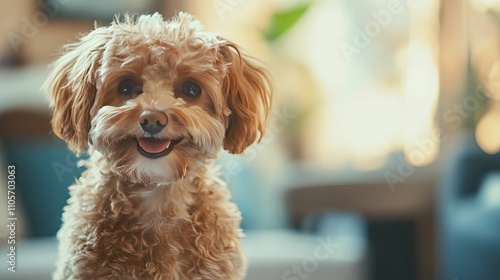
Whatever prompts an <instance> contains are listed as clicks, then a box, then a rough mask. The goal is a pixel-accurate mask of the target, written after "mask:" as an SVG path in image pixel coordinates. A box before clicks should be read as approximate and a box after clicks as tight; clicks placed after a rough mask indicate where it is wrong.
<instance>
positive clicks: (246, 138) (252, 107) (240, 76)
mask: <svg viewBox="0 0 500 280" xmlns="http://www.w3.org/2000/svg"><path fill="white" fill-rule="evenodd" d="M220 54H221V55H222V57H223V60H224V61H225V63H226V65H227V67H228V68H227V73H226V76H225V77H224V80H223V84H222V89H223V93H224V94H225V98H226V103H227V106H228V107H229V110H230V111H231V114H230V115H229V121H228V124H227V129H226V135H225V138H224V149H225V150H227V151H229V152H230V153H232V154H241V153H243V151H244V150H245V148H247V147H248V146H250V145H251V144H252V143H254V142H255V141H256V140H257V141H260V140H261V139H262V136H263V134H264V129H265V126H266V120H267V116H268V113H269V109H270V107H271V96H272V86H271V80H270V77H269V74H268V72H267V71H266V69H264V68H263V67H262V66H261V65H260V64H259V63H258V62H257V61H256V60H255V59H254V58H251V57H249V56H247V55H244V54H242V53H241V52H240V50H239V49H238V46H237V45H236V44H234V43H231V42H227V41H226V42H224V43H223V44H222V45H221V46H220Z"/></svg>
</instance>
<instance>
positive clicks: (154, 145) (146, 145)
mask: <svg viewBox="0 0 500 280" xmlns="http://www.w3.org/2000/svg"><path fill="white" fill-rule="evenodd" d="M139 146H141V148H142V149H143V150H144V151H146V152H148V153H150V154H157V153H160V152H163V151H164V150H166V149H167V148H168V147H169V146H170V140H160V139H147V138H139Z"/></svg>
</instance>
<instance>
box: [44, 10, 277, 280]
mask: <svg viewBox="0 0 500 280" xmlns="http://www.w3.org/2000/svg"><path fill="white" fill-rule="evenodd" d="M43 87H44V89H45V91H46V92H47V93H48V94H49V96H50V97H51V107H52V111H53V114H52V127H53V131H54V133H55V134H56V135H57V136H58V137H60V138H61V139H63V140H64V141H65V142H66V143H67V145H68V147H69V148H70V149H71V150H72V151H73V152H75V154H77V155H80V154H82V153H88V155H89V157H88V159H86V160H82V161H81V165H82V166H85V167H86V170H85V171H84V172H83V173H82V175H81V177H80V178H79V179H77V180H76V182H75V183H74V184H73V185H72V186H70V187H69V190H70V198H69V200H68V205H67V206H65V208H64V211H63V215H62V220H63V224H62V226H61V229H60V230H59V232H58V234H57V236H58V240H59V256H58V260H57V264H56V271H55V272H54V275H53V278H54V279H64V280H71V279H86V280H88V279H120V280H124V279H158V280H160V279H163V280H165V279H217V280H220V279H243V277H244V276H245V274H246V261H245V258H244V256H243V254H242V251H241V247H240V238H241V237H242V231H241V229H240V222H241V214H240V212H239V210H238V208H237V206H236V205H235V204H234V203H232V202H230V193H229V190H228V188H227V186H226V185H225V183H224V182H223V181H221V180H220V179H219V178H218V169H217V166H216V164H215V163H214V162H215V159H216V158H217V156H218V153H219V152H220V151H221V150H223V149H224V150H227V151H228V152H229V153H232V154H241V153H243V152H244V150H245V149H246V148H247V147H248V146H249V145H251V144H253V143H256V142H258V141H260V139H261V138H262V136H263V133H264V130H265V126H266V119H267V117H268V112H269V110H270V107H271V103H272V96H273V93H272V84H271V79H270V75H269V72H268V71H267V69H266V68H265V67H263V66H262V63H260V62H259V61H257V60H256V59H254V58H252V57H251V56H248V55H246V54H244V53H243V52H242V50H241V49H240V47H239V46H238V45H236V44H235V43H232V42H231V41H228V40H226V39H224V38H221V37H219V36H217V35H215V34H212V33H209V32H206V31H204V30H203V27H202V25H201V23H200V22H199V21H198V20H197V19H196V18H194V17H193V16H192V15H190V14H187V13H184V12H180V13H178V14H177V15H176V16H175V17H173V18H172V19H170V20H165V19H164V18H163V17H162V16H161V15H160V14H158V13H156V14H150V15H140V16H134V15H123V16H121V17H116V18H115V20H114V21H113V23H111V24H110V25H109V26H102V27H98V26H96V27H95V29H94V30H92V31H91V32H90V33H88V34H87V35H84V36H82V37H81V38H80V39H79V41H77V42H75V43H71V44H68V45H66V46H65V47H63V49H62V54H61V56H60V57H59V58H57V59H56V60H55V62H54V63H53V64H52V65H51V66H50V67H49V74H48V78H47V81H46V82H45V84H44V86H43Z"/></svg>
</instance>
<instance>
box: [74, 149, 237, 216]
mask: <svg viewBox="0 0 500 280" xmlns="http://www.w3.org/2000/svg"><path fill="white" fill-rule="evenodd" d="M213 163H214V159H212V158H208V159H206V160H205V162H202V163H200V164H198V165H196V166H195V167H193V168H192V169H191V170H189V171H188V172H187V173H186V176H185V177H184V178H183V179H182V180H179V181H176V182H166V183H154V184H144V183H137V182H131V181H130V180H127V178H124V177H122V176H120V175H118V174H117V173H115V172H113V171H112V170H111V168H110V164H109V162H108V161H107V160H106V159H105V158H104V157H103V156H102V155H101V154H100V153H99V152H97V151H93V152H92V154H91V159H90V160H87V161H83V162H82V165H83V166H85V167H86V168H87V170H86V171H85V174H83V176H82V177H81V178H80V181H81V184H82V185H86V186H88V187H90V189H91V190H92V193H94V194H99V195H102V196H105V197H106V198H107V199H104V200H103V199H101V200H100V201H101V202H103V203H101V204H100V205H96V207H97V208H98V209H99V210H100V211H102V210H105V209H107V210H109V211H111V212H113V213H114V214H115V215H119V214H120V215H123V214H125V216H130V218H133V216H134V213H128V214H130V215H127V213H122V212H121V211H122V210H123V209H124V208H122V207H121V205H126V206H127V207H126V208H127V209H135V210H136V212H137V213H141V215H144V213H148V212H150V214H151V215H153V216H156V217H159V218H160V219H161V217H164V218H166V217H170V218H175V219H182V218H186V217H188V216H189V215H190V214H191V212H192V210H193V209H192V207H196V205H197V204H198V203H197V201H196V200H198V199H199V198H200V197H202V198H204V197H206V196H207V195H212V194H213V192H214V191H215V190H216V189H217V192H220V191H221V190H224V191H223V193H225V195H224V196H225V197H226V196H227V197H226V199H228V198H229V192H228V191H227V188H226V184H225V183H224V182H223V181H221V180H219V179H218V177H217V176H216V173H217V170H216V168H215V167H214V164H213ZM130 207H131V208H130ZM147 208H150V209H149V210H150V211H148V209H147ZM111 212H110V213H109V214H111ZM151 218H152V217H151V216H149V217H143V218H141V219H140V220H144V221H149V222H151V221H152V220H154V219H151ZM136 222H140V221H136Z"/></svg>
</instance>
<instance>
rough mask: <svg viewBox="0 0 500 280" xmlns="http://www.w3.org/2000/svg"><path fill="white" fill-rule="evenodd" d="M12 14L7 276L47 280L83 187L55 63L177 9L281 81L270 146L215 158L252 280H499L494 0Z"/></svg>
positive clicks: (39, 9) (499, 23)
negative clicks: (64, 129) (99, 33)
mask: <svg viewBox="0 0 500 280" xmlns="http://www.w3.org/2000/svg"><path fill="white" fill-rule="evenodd" d="M2 3H3V4H4V5H3V6H2V9H0V182H2V183H0V188H1V191H0V201H1V203H0V205H1V209H0V216H1V217H0V218H1V220H2V221H7V213H6V210H7V206H6V205H7V203H6V202H7V198H6V194H7V191H6V188H7V186H6V185H5V184H4V183H5V182H6V181H7V178H6V177H7V172H6V171H7V166H8V165H11V164H14V165H16V175H17V178H16V186H17V188H16V192H17V198H16V201H17V204H16V214H17V216H18V224H17V225H18V227H17V228H16V230H17V238H18V247H17V252H16V253H17V257H18V259H17V260H18V263H17V272H16V273H11V272H9V271H7V267H8V263H7V262H6V261H7V259H8V256H7V255H6V254H7V249H6V248H7V247H6V245H5V241H6V240H7V236H8V234H9V232H8V228H7V227H6V226H0V241H1V242H2V245H1V246H0V252H1V255H0V260H1V262H0V263H1V265H0V279H49V277H50V273H51V271H52V269H53V267H54V261H55V257H56V246H57V245H56V241H55V239H54V235H55V233H56V232H57V229H58V228H59V226H60V215H61V209H62V207H63V206H64V204H65V203H66V199H67V197H68V193H67V186H69V185H70V184H71V183H72V182H73V181H74V180H75V178H76V177H78V175H79V173H80V172H81V169H80V168H78V167H77V165H76V162H77V158H76V157H75V156H74V155H73V154H72V153H71V152H69V150H67V148H66V146H65V144H64V143H63V142H62V141H60V140H58V139H56V137H55V136H54V135H53V134H52V133H51V132H50V130H51V129H50V124H49V121H50V111H49V109H48V99H47V98H46V97H45V96H44V95H43V94H42V93H41V92H40V90H39V88H40V86H41V84H42V82H43V81H44V79H45V76H46V67H47V64H48V63H50V62H51V61H52V60H53V59H54V58H55V57H56V56H57V53H58V50H59V49H60V47H61V46H62V45H63V44H65V43H69V42H72V41H74V40H76V38H78V35H79V34H83V33H86V32H88V31H90V30H91V29H92V27H93V26H94V21H97V22H98V23H99V24H108V23H109V22H110V21H111V19H112V18H113V15H114V14H115V13H118V12H125V11H129V12H135V13H145V12H154V11H158V12H160V13H162V14H163V15H164V16H166V17H170V16H172V15H174V14H175V13H176V11H179V10H184V11H187V12H190V13H192V14H194V15H195V16H197V17H198V18H199V19H200V20H201V21H202V22H203V23H204V25H205V27H206V29H208V30H210V31H213V32H216V33H218V34H220V35H222V36H223V37H225V38H228V39H230V40H231V41H233V42H236V43H237V44H239V45H240V46H242V47H243V48H244V49H246V50H248V51H249V52H250V53H252V54H254V55H255V56H256V57H258V58H260V59H261V60H262V61H264V62H265V63H266V64H267V65H268V67H269V69H270V70H271V72H272V74H273V76H274V80H275V87H276V91H277V97H276V100H275V106H274V111H273V113H272V115H271V119H270V124H269V129H268V131H267V134H266V135H265V137H264V139H263V141H262V143H261V144H259V145H256V146H253V147H251V148H250V149H249V150H247V152H246V154H245V155H244V156H233V155H229V154H226V153H222V156H221V159H220V164H221V166H222V169H221V177H222V178H223V179H224V180H225V181H227V182H228V183H229V185H230V188H231V191H232V193H233V199H234V201H235V202H236V203H237V204H238V205H239V207H240V209H241V211H242V214H243V223H242V227H243V228H244V231H245V232H246V235H247V237H246V238H245V239H244V240H243V246H244V250H245V254H246V255H247V257H248V259H249V264H250V267H249V273H248V277H247V279H251V280H252V279H262V280H267V279H269V280H271V279H285V280H286V279H290V280H292V279H293V280H297V279H302V280H305V279H318V280H320V279H325V280H326V279H335V280H336V279H339V280H340V279H342V280H358V279H359V280H362V279H366V280H368V279H373V280H392V279H394V280H396V279H397V280H401V279H405V280H412V279H422V280H427V279H443V280H444V279H448V280H449V279H456V280H468V279H472V280H490V279H491V280H494V279H500V154H499V150H500V2H499V1H498V0H441V1H438V0H410V1H402V0H372V1H364V0H272V1H266V0H253V1H250V0H198V1H194V0H188V1H172V0H170V1H169V0H141V1H134V0H108V1H99V0H91V1H90V0H87V1H84V0H42V1H29V0H23V1H5V0H3V2H2ZM2 223H3V222H2Z"/></svg>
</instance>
